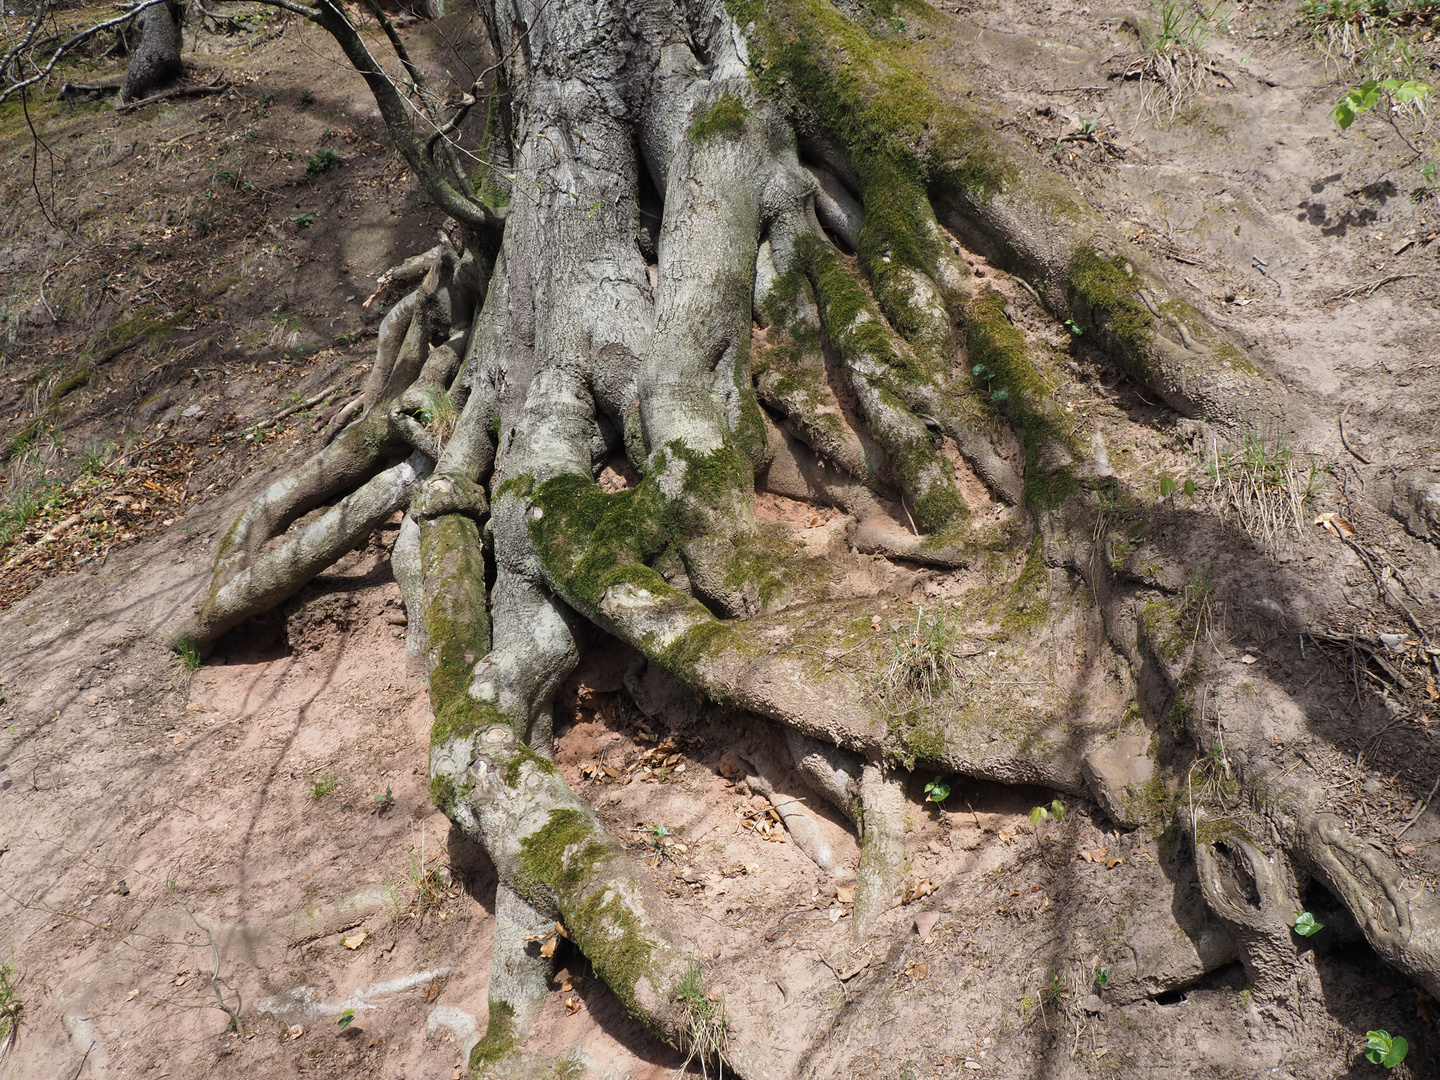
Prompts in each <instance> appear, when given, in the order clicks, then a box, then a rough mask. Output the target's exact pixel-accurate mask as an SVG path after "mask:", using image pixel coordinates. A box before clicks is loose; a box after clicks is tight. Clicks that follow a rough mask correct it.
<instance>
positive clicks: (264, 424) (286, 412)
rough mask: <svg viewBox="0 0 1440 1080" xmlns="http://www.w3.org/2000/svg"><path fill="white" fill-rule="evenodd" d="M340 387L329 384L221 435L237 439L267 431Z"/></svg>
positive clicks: (330, 395) (338, 390)
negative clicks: (254, 422) (276, 411)
mask: <svg viewBox="0 0 1440 1080" xmlns="http://www.w3.org/2000/svg"><path fill="white" fill-rule="evenodd" d="M341 389H343V388H342V387H341V386H340V385H339V384H336V385H335V386H331V387H329V388H328V389H325V390H321V391H320V393H318V394H316V395H315V396H314V397H308V398H306V399H305V400H304V401H297V402H295V403H294V404H293V405H291V406H289V407H288V408H285V409H282V410H280V412H278V413H276V414H275V415H274V416H272V417H270V419H268V420H261V421H260V422H259V423H258V424H254V425H252V426H250V427H248V428H243V429H240V428H237V429H236V430H235V431H229V432H226V433H225V435H224V436H223V437H224V438H226V439H238V438H240V437H242V436H244V435H246V434H248V433H249V432H253V431H269V430H270V429H271V428H273V427H274V426H275V425H276V424H278V423H280V421H281V420H284V419H285V418H286V417H287V416H290V415H292V414H294V413H297V412H300V411H301V410H302V409H311V408H314V407H315V406H316V405H319V404H320V403H321V402H322V401H324V400H325V399H326V398H329V397H333V396H334V395H335V394H338V393H339V392H340V391H341Z"/></svg>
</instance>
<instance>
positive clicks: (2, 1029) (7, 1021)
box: [0, 728, 25, 1058]
mask: <svg viewBox="0 0 1440 1080" xmlns="http://www.w3.org/2000/svg"><path fill="white" fill-rule="evenodd" d="M10 730H11V731H14V730H15V729H14V728H11V729H10ZM24 1011H25V1006H24V1003H23V1002H21V1000H20V992H19V989H18V988H17V987H16V985H15V969H14V968H13V967H11V966H10V965H9V964H8V963H6V962H5V961H3V960H0V1058H3V1057H4V1056H5V1051H7V1050H9V1049H10V1047H12V1046H13V1045H15V1037H16V1035H17V1034H18V1033H19V1028H20V1015H21V1013H23V1012H24Z"/></svg>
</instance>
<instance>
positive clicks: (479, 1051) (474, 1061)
mask: <svg viewBox="0 0 1440 1080" xmlns="http://www.w3.org/2000/svg"><path fill="white" fill-rule="evenodd" d="M519 1041H520V1040H519V1038H518V1034H517V1032H516V1030H515V1009H514V1007H513V1006H512V1005H511V1004H510V1003H509V1002H508V1001H492V1002H490V1018H489V1020H487V1021H486V1023H485V1037H484V1038H483V1039H481V1040H480V1041H479V1042H478V1043H476V1044H475V1045H474V1046H473V1047H472V1048H471V1050H470V1062H469V1064H470V1075H471V1077H472V1078H475V1080H478V1078H479V1077H480V1076H481V1075H483V1070H484V1069H485V1068H486V1067H487V1066H490V1065H494V1064H496V1063H497V1062H499V1061H501V1060H502V1059H504V1058H506V1057H508V1056H509V1055H510V1054H512V1053H513V1052H514V1051H515V1049H516V1047H517V1046H518V1045H519Z"/></svg>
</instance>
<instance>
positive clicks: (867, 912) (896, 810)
mask: <svg viewBox="0 0 1440 1080" xmlns="http://www.w3.org/2000/svg"><path fill="white" fill-rule="evenodd" d="M860 800H861V803H862V804H863V806H864V814H865V818H864V821H865V829H864V832H863V834H862V837H861V845H860V869H859V871H858V872H857V873H856V875H855V936H856V937H857V938H863V937H865V936H866V935H867V934H868V933H869V931H870V929H871V928H872V927H873V926H874V923H875V920H876V919H877V918H878V917H879V916H880V915H883V914H884V913H885V912H886V911H888V910H889V909H890V908H892V907H893V906H894V905H895V903H896V893H897V892H898V891H899V888H900V883H901V882H902V881H903V880H904V877H905V873H906V871H907V869H908V868H909V864H908V860H907V856H906V852H905V842H904V841H903V840H902V839H901V837H902V836H904V834H905V788H904V782H903V780H902V779H901V778H900V777H899V776H898V775H896V774H895V773H894V772H893V771H892V770H890V769H889V768H887V767H886V766H884V765H874V764H869V763H867V764H866V765H865V768H864V772H863V773H862V774H861V777H860Z"/></svg>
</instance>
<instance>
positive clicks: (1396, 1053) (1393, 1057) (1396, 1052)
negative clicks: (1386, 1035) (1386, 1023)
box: [1380, 1035, 1410, 1069]
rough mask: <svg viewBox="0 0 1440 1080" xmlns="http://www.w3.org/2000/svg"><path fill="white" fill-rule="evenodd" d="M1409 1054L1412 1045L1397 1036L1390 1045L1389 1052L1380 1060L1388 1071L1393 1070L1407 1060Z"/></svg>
mask: <svg viewBox="0 0 1440 1080" xmlns="http://www.w3.org/2000/svg"><path fill="white" fill-rule="evenodd" d="M1409 1052H1410V1044H1409V1043H1408V1042H1406V1041H1405V1040H1404V1039H1403V1038H1401V1037H1400V1036H1399V1035H1396V1036H1395V1038H1394V1039H1393V1040H1392V1041H1391V1043H1390V1049H1389V1051H1388V1052H1387V1053H1386V1054H1385V1056H1384V1057H1383V1058H1381V1059H1380V1064H1381V1065H1383V1066H1385V1068H1387V1069H1393V1068H1395V1066H1396V1065H1399V1064H1400V1062H1402V1061H1404V1060H1405V1055H1406V1054H1408V1053H1409Z"/></svg>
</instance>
